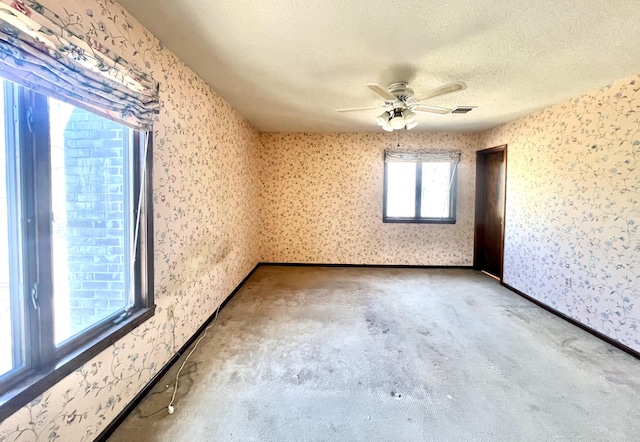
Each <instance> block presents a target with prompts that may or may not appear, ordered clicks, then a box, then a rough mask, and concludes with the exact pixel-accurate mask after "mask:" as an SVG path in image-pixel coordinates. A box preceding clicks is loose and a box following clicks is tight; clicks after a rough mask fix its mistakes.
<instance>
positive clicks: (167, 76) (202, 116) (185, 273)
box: [0, 0, 260, 441]
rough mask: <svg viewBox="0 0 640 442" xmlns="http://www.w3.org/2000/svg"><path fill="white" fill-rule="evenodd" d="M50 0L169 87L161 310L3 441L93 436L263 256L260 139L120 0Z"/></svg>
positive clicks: (4, 432)
mask: <svg viewBox="0 0 640 442" xmlns="http://www.w3.org/2000/svg"><path fill="white" fill-rule="evenodd" d="M39 2H40V3H41V4H42V5H43V6H44V7H47V8H50V9H52V10H53V11H54V12H56V13H57V14H59V15H60V19H61V20H62V21H63V22H65V23H66V24H68V25H70V26H72V28H73V29H75V30H76V32H78V33H80V34H83V35H89V36H91V37H92V38H94V39H96V38H97V40H98V41H100V42H102V44H104V45H110V47H111V49H114V50H116V51H117V53H119V54H121V55H122V56H123V57H124V58H125V59H126V60H128V61H130V62H134V63H135V64H136V65H137V67H139V68H140V69H141V70H143V71H145V72H147V73H149V74H151V75H152V76H153V77H154V78H155V79H156V80H157V81H159V82H160V87H161V90H160V98H161V101H162V111H161V113H160V115H159V117H158V119H157V121H156V123H155V126H154V152H153V169H154V176H153V185H154V192H153V201H154V211H155V245H154V246H155V297H156V298H155V299H156V304H157V306H158V308H157V310H156V315H155V316H154V317H153V318H152V319H151V320H149V321H147V322H145V323H144V324H143V325H142V326H140V327H138V328H137V329H136V330H135V331H133V332H132V333H130V334H129V335H127V336H126V337H125V338H123V339H121V340H120V341H118V342H117V343H116V344H115V345H113V346H111V347H110V348H108V349H107V350H106V351H104V352H102V353H101V354H100V355H98V356H97V357H95V358H94V359H92V360H91V361H89V362H87V363H86V364H84V365H83V366H82V367H80V368H79V369H78V370H77V371H75V372H74V373H72V374H71V375H69V376H68V377H67V378H65V379H64V380H63V381H61V382H59V383H58V384H57V385H55V386H54V387H52V388H51V389H50V390H49V391H47V392H45V393H44V394H43V395H42V396H41V397H39V398H37V399H36V400H34V401H33V402H32V403H30V404H29V405H28V406H25V407H24V408H22V409H21V410H19V411H18V412H16V413H15V414H14V415H12V416H10V417H9V418H8V419H7V420H5V421H4V422H2V424H0V440H3V441H4V440H7V441H12V440H16V439H17V440H20V441H30V440H52V439H56V438H59V440H64V441H67V440H93V439H94V438H95V437H96V436H97V435H98V434H99V433H100V432H101V431H102V430H103V429H104V427H105V426H106V425H108V424H109V423H110V422H111V421H112V420H113V419H114V417H115V416H116V415H117V414H118V413H119V412H120V411H121V410H122V409H123V408H124V407H125V405H126V404H127V403H128V402H130V401H131V400H132V399H133V397H134V396H135V395H136V394H137V393H138V392H139V391H140V390H141V389H142V388H143V387H144V385H145V384H147V383H148V382H149V380H150V379H151V378H152V377H153V375H154V374H156V372H157V371H158V370H160V368H162V366H163V365H164V364H165V363H166V362H167V361H168V360H169V358H171V357H172V356H173V355H174V354H175V352H176V351H177V350H178V349H179V348H180V347H181V346H182V345H183V343H184V342H185V341H186V340H187V339H188V338H190V337H191V336H192V335H193V334H194V332H195V331H196V329H197V328H198V327H199V326H200V325H202V324H203V323H204V321H205V320H206V319H207V318H208V317H209V316H210V315H211V314H212V313H213V312H214V311H215V308H216V307H217V306H218V305H219V304H220V303H221V302H222V301H223V300H224V298H225V297H226V296H228V295H229V293H230V292H231V291H232V290H233V289H234V287H235V286H236V285H237V284H238V283H239V282H240V281H241V280H242V279H243V278H244V277H245V276H246V275H247V274H248V273H249V271H251V269H252V268H253V267H254V266H255V264H256V263H257V262H258V260H259V250H258V247H257V246H256V244H258V240H257V230H258V229H257V223H255V222H254V221H253V220H256V219H257V218H258V216H259V215H258V211H259V208H258V206H257V205H256V204H255V201H256V200H257V199H258V194H257V189H258V178H259V177H258V171H257V168H256V165H255V158H256V157H257V155H258V153H257V149H258V145H259V143H260V141H259V136H258V134H257V132H256V131H255V130H254V129H252V128H251V127H250V126H249V124H248V123H247V122H246V121H245V120H244V119H243V118H242V117H240V116H239V115H238V114H237V113H236V112H235V111H234V110H233V109H232V108H231V107H230V106H229V105H228V104H227V103H225V102H224V101H223V100H222V99H221V98H220V97H219V96H217V95H216V94H215V93H214V92H212V90H211V89H210V88H209V87H208V86H207V85H206V84H205V83H203V82H202V81H201V80H200V79H199V78H198V77H197V76H196V75H195V74H194V73H193V72H191V71H190V70H189V69H187V68H186V67H185V65H184V64H183V63H182V62H181V61H179V60H178V59H177V58H176V57H175V56H174V55H173V54H172V53H171V52H169V51H168V50H166V49H164V48H163V47H162V46H161V45H160V44H159V43H158V41H157V40H155V39H154V37H153V36H152V35H150V34H149V33H148V32H147V31H146V30H145V29H144V28H143V27H142V26H141V25H140V24H139V23H138V22H136V21H135V20H134V19H132V17H131V16H129V15H128V14H127V13H126V12H124V11H123V10H122V8H121V7H120V6H119V5H117V4H114V3H113V2H111V1H109V0H39ZM26 4H28V5H30V4H31V2H26ZM170 309H173V310H174V317H173V319H170V318H169V315H168V311H169V310H170Z"/></svg>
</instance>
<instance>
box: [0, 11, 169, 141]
mask: <svg viewBox="0 0 640 442" xmlns="http://www.w3.org/2000/svg"><path fill="white" fill-rule="evenodd" d="M0 75H1V76H3V77H5V78H7V79H8V80H11V81H13V82H15V83H18V84H21V85H22V86H24V87H27V88H29V89H33V90H35V91H36V92H40V93H42V94H44V95H47V96H50V97H54V98H56V99H59V100H61V101H66V102H68V103H70V104H73V105H74V106H77V107H81V108H84V109H86V110H89V111H91V112H96V113H99V114H101V115H103V116H105V117H106V118H109V119H112V120H118V121H120V122H122V123H123V124H126V125H128V126H130V127H132V128H134V129H139V130H150V129H151V126H152V124H153V118H154V116H155V114H158V113H159V112H160V101H159V97H158V83H157V82H155V81H154V80H153V79H152V78H150V77H149V76H148V75H146V74H145V73H143V72H140V71H139V70H137V69H135V68H134V67H133V66H132V65H131V64H130V63H128V62H127V61H126V60H124V59H123V58H121V57H120V56H118V55H117V54H115V53H113V52H112V51H111V50H109V49H107V48H105V47H104V46H103V45H102V44H100V42H99V41H98V39H97V38H96V37H95V36H94V37H92V36H89V35H82V34H80V33H79V32H76V31H75V30H73V29H72V26H70V25H68V24H66V23H64V22H63V20H62V18H61V17H60V16H58V15H57V14H55V13H54V12H52V11H50V10H49V9H47V8H46V7H44V6H42V5H41V4H39V3H37V2H26V3H25V2H22V1H18V0H13V1H12V0H0Z"/></svg>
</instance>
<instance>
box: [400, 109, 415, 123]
mask: <svg viewBox="0 0 640 442" xmlns="http://www.w3.org/2000/svg"><path fill="white" fill-rule="evenodd" d="M403 115H404V121H405V123H407V126H409V124H412V123H414V122H415V121H416V113H415V112H413V111H412V110H410V109H407V110H406V111H404V113H403ZM412 127H414V126H412Z"/></svg>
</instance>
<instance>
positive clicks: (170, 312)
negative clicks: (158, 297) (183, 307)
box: [167, 304, 175, 321]
mask: <svg viewBox="0 0 640 442" xmlns="http://www.w3.org/2000/svg"><path fill="white" fill-rule="evenodd" d="M174 309H175V305H173V304H171V305H170V306H169V307H167V319H168V320H169V321H172V320H173V317H174V316H173V313H174Z"/></svg>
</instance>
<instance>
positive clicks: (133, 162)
mask: <svg viewBox="0 0 640 442" xmlns="http://www.w3.org/2000/svg"><path fill="white" fill-rule="evenodd" d="M1 86H2V87H0V104H1V105H0V391H2V392H3V393H1V394H0V407H1V408H0V410H1V413H0V419H1V418H2V417H3V416H6V415H7V414H8V413H10V412H12V411H14V410H15V409H17V408H19V407H20V406H22V405H24V404H25V403H26V402H28V401H29V400H31V399H33V398H34V397H35V396H37V395H38V394H40V393H42V392H43V391H44V390H45V389H46V388H48V387H50V386H51V385H53V383H54V382H55V381H56V380H57V379H60V377H61V376H64V375H66V374H68V373H70V372H71V371H73V370H74V369H76V368H78V366H80V365H81V364H82V363H83V362H85V361H86V360H88V359H90V358H91V357H93V356H94V355H96V354H97V353H98V352H100V351H102V350H103V349H104V348H106V347H107V346H108V345H109V344H110V343H111V342H113V341H114V340H115V339H117V338H119V337H120V336H123V335H124V334H126V333H127V332H128V331H129V330H131V329H133V328H134V327H135V326H137V325H138V324H140V323H141V322H142V321H144V320H145V319H147V318H148V317H150V316H151V315H152V314H153V295H152V274H153V272H152V251H151V247H152V237H151V235H152V232H153V228H152V225H151V221H152V217H151V207H150V202H151V201H150V194H151V193H150V173H151V171H150V169H149V166H148V164H149V161H148V158H150V145H151V140H150V139H148V137H150V135H147V134H146V133H145V132H139V131H136V130H133V129H129V128H128V127H126V126H124V125H122V124H119V123H117V122H114V121H111V120H107V119H105V118H103V117H101V116H98V115H97V114H93V113H91V112H88V111H86V110H83V109H80V108H77V107H74V106H73V105H71V104H67V103H65V102H61V101H58V100H55V99H53V98H48V97H45V96H43V95H39V94H37V93H35V92H32V91H30V90H28V89H25V88H23V87H21V86H18V85H16V84H14V83H11V82H9V81H7V80H4V81H2V83H1ZM5 392H6V393H5Z"/></svg>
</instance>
